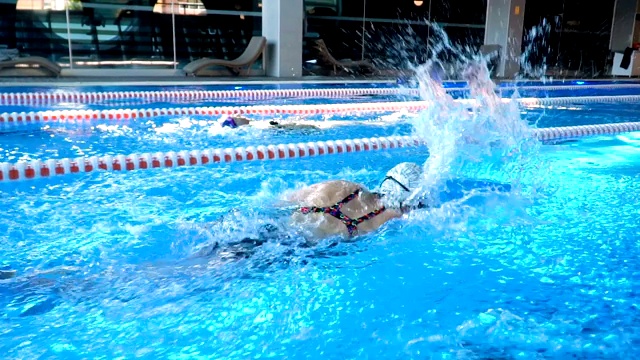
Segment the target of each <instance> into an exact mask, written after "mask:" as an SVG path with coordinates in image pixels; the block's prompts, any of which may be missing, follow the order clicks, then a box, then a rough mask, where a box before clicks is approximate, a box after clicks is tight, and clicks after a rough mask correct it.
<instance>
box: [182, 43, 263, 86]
mask: <svg viewBox="0 0 640 360" xmlns="http://www.w3.org/2000/svg"><path fill="white" fill-rule="evenodd" d="M266 46H267V39H266V38H265V37H263V36H254V37H252V38H251V41H249V45H247V48H246V49H245V50H244V52H243V53H242V55H240V56H238V57H237V58H235V59H234V60H223V59H211V58H203V59H198V60H195V61H192V62H190V63H188V64H187V65H185V66H184V68H182V70H183V71H184V72H185V73H186V74H187V76H199V75H201V74H202V71H203V70H205V69H207V68H210V67H212V66H224V67H226V68H227V69H228V70H229V71H231V73H232V74H234V75H240V74H241V73H242V69H243V68H246V72H245V75H248V74H249V71H250V70H251V66H252V65H253V64H254V63H255V62H256V60H258V58H259V57H260V56H261V55H263V54H264V49H265V47H266ZM262 64H263V65H262V68H263V69H264V68H265V66H264V59H263V61H262Z"/></svg>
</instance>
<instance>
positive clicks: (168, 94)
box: [0, 84, 640, 105]
mask: <svg viewBox="0 0 640 360" xmlns="http://www.w3.org/2000/svg"><path fill="white" fill-rule="evenodd" d="M635 88H640V84H593V85H524V86H498V87H497V89H498V90H582V89H635ZM445 90H446V91H447V92H454V91H468V90H469V88H468V87H463V88H446V89H445ZM363 95H380V96H382V95H408V96H418V95H419V93H418V90H417V89H412V88H401V87H397V88H346V89H345V88H342V89H255V90H163V91H100V92H71V91H56V92H19V93H13V92H11V93H0V105H32V104H50V103H59V102H73V103H82V104H91V103H95V102H100V101H105V100H107V101H108V100H125V99H141V100H148V101H184V100H191V101H197V100H215V99H233V98H237V99H243V100H266V99H273V98H282V97H293V98H310V97H319V98H344V97H349V96H363Z"/></svg>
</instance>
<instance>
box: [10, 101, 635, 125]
mask: <svg viewBox="0 0 640 360" xmlns="http://www.w3.org/2000/svg"><path fill="white" fill-rule="evenodd" d="M456 101H457V102H459V103H463V104H467V105H469V106H474V105H475V104H476V101H475V100H472V99H459V100H456ZM503 101H504V102H510V101H512V100H511V99H503ZM517 101H518V102H519V104H521V105H524V106H541V105H562V104H575V103H581V104H585V103H615V102H636V101H640V95H625V96H583V97H556V98H522V99H517ZM430 104H431V103H430V102H427V101H393V102H374V103H343V104H320V105H251V106H216V107H213V106H210V107H174V108H153V109H109V110H47V111H29V112H11V113H7V112H5V113H1V114H0V123H5V124H7V123H13V124H20V123H32V122H83V121H95V120H114V121H126V120H135V119H150V118H154V117H157V116H212V117H219V116H222V115H254V116H255V115H257V116H275V115H298V116H299V115H303V116H304V115H329V114H354V113H356V114H357V113H381V112H397V111H409V112H415V111H420V110H423V109H426V108H427V107H428V106H430Z"/></svg>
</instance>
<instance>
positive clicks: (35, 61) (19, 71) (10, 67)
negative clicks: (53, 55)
mask: <svg viewBox="0 0 640 360" xmlns="http://www.w3.org/2000/svg"><path fill="white" fill-rule="evenodd" d="M61 71H62V67H60V65H58V64H56V63H54V62H53V61H51V60H49V59H47V58H43V57H41V56H25V57H15V58H12V59H5V60H2V61H0V75H1V76H56V77H57V76H59V75H60V72H61Z"/></svg>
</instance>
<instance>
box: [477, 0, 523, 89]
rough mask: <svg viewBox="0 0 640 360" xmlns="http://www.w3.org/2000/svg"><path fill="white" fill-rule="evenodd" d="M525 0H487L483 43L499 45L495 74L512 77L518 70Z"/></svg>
mask: <svg viewBox="0 0 640 360" xmlns="http://www.w3.org/2000/svg"><path fill="white" fill-rule="evenodd" d="M525 2H526V0H488V1H487V19H486V23H485V28H484V44H485V45H499V46H500V61H499V63H498V68H497V69H496V75H497V76H499V77H504V78H513V77H515V76H516V75H517V74H518V71H520V55H521V53H522V32H523V27H524V5H525Z"/></svg>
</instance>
